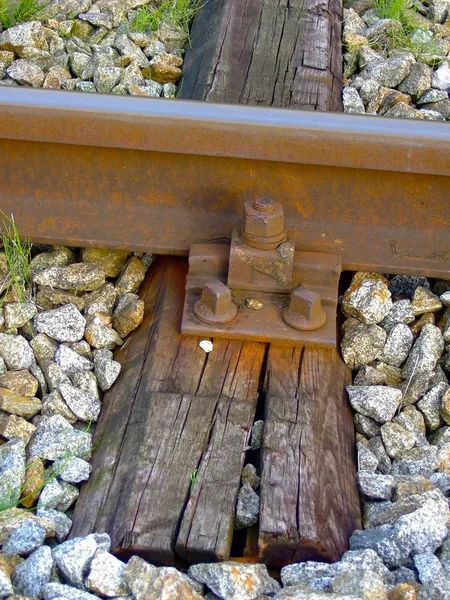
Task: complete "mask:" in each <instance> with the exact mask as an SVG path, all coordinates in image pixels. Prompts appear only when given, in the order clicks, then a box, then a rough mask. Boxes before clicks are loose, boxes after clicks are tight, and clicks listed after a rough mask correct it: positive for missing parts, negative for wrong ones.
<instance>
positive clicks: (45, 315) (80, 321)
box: [34, 304, 86, 342]
mask: <svg viewBox="0 0 450 600" xmlns="http://www.w3.org/2000/svg"><path fill="white" fill-rule="evenodd" d="M34 326H35V328H36V330H37V331H38V332H39V333H45V334H47V335H48V336H49V337H51V338H53V339H55V340H56V341H58V342H79V341H80V340H81V339H82V338H83V335H84V330H85V327H86V319H85V318H84V317H83V315H82V314H81V313H80V311H79V310H78V309H77V308H76V307H75V306H74V305H73V304H65V305H64V306H61V307H60V308H55V309H53V310H48V311H45V312H42V313H40V314H38V315H37V316H36V317H35V318H34Z"/></svg>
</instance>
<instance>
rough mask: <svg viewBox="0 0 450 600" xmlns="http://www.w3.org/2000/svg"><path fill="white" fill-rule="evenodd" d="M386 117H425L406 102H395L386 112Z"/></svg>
mask: <svg viewBox="0 0 450 600" xmlns="http://www.w3.org/2000/svg"><path fill="white" fill-rule="evenodd" d="M384 116H385V117H396V118H398V119H423V118H424V116H423V114H422V113H421V112H420V111H419V110H417V109H415V108H413V107H412V106H410V105H409V104H405V103H404V102H399V103H398V104H394V106H393V107H392V108H390V109H389V110H387V111H386V112H385V113H384Z"/></svg>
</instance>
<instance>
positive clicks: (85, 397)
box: [59, 384, 102, 423]
mask: <svg viewBox="0 0 450 600" xmlns="http://www.w3.org/2000/svg"><path fill="white" fill-rule="evenodd" d="M59 392H60V394H61V396H62V397H63V398H64V401H65V402H66V404H67V406H68V407H69V408H70V410H71V411H72V412H73V414H74V415H75V416H76V417H77V418H78V419H79V420H80V421H82V422H84V423H89V422H91V421H94V422H95V421H97V419H98V417H99V415H100V411H101V408H102V405H101V402H100V401H99V400H98V399H97V398H95V397H94V396H91V395H89V394H86V393H85V392H83V391H82V390H79V389H78V388H76V387H74V386H73V385H67V384H62V385H60V386H59Z"/></svg>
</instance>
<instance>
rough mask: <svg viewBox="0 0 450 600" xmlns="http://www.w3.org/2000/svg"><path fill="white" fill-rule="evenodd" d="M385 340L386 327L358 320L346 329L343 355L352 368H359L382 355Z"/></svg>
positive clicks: (342, 349) (342, 344) (342, 346)
mask: <svg viewBox="0 0 450 600" xmlns="http://www.w3.org/2000/svg"><path fill="white" fill-rule="evenodd" d="M352 321H354V319H352ZM385 342H386V332H385V330H384V329H382V328H381V327H379V326H378V325H364V323H358V322H356V323H355V324H352V326H351V327H348V328H347V329H346V330H345V333H344V337H343V339H342V343H341V351H342V357H343V359H344V361H345V363H346V364H347V365H348V366H349V367H350V368H351V369H359V368H360V367H362V366H363V365H368V364H369V363H371V362H372V361H374V360H376V359H377V358H378V357H379V356H380V355H381V353H382V352H383V349H384V344H385Z"/></svg>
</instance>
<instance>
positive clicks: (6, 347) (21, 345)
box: [0, 333, 35, 371]
mask: <svg viewBox="0 0 450 600" xmlns="http://www.w3.org/2000/svg"><path fill="white" fill-rule="evenodd" d="M0 356H1V357H2V358H3V360H4V362H5V364H6V366H7V367H8V369H9V370H11V371H20V370H21V369H29V368H30V367H31V366H32V365H33V364H35V359H34V354H33V351H32V349H31V347H30V345H29V343H28V342H27V340H26V339H25V338H24V337H23V336H21V335H8V334H7V333H0Z"/></svg>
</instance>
